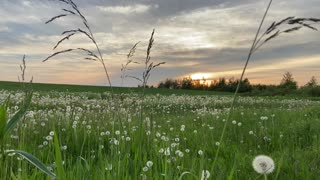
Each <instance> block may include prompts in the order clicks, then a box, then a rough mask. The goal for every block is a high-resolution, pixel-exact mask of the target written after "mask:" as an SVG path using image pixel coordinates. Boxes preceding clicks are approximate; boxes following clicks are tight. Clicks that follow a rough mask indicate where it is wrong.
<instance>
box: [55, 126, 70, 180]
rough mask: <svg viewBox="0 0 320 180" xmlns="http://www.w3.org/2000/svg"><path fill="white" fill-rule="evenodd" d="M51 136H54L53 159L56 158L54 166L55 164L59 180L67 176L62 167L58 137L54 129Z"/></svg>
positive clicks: (63, 179)
mask: <svg viewBox="0 0 320 180" xmlns="http://www.w3.org/2000/svg"><path fill="white" fill-rule="evenodd" d="M53 138H54V151H55V160H56V166H57V177H58V179H59V180H65V179H67V178H66V174H65V171H64V168H63V162H62V156H61V149H60V143H59V139H58V135H57V133H56V131H54V136H53Z"/></svg>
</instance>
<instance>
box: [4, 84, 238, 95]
mask: <svg viewBox="0 0 320 180" xmlns="http://www.w3.org/2000/svg"><path fill="white" fill-rule="evenodd" d="M0 89H4V90H14V91H16V90H21V84H20V83H18V82H9V81H0ZM32 89H34V90H35V91H39V92H48V91H58V92H93V93H104V92H110V91H111V88H110V87H108V86H83V85H65V84H42V83H33V84H32ZM113 91H114V93H115V94H121V93H142V88H133V87H113ZM145 93H146V94H161V95H171V94H177V95H181V94H188V95H232V93H228V92H214V91H200V90H183V89H180V90H173V89H157V88H147V89H146V90H145Z"/></svg>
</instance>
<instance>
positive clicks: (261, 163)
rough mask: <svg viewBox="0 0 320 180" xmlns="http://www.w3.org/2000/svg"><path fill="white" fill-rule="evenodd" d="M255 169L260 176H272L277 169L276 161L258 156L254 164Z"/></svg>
mask: <svg viewBox="0 0 320 180" xmlns="http://www.w3.org/2000/svg"><path fill="white" fill-rule="evenodd" d="M252 166H253V169H254V170H255V171H256V172H257V173H259V174H264V175H265V174H270V173H272V172H273V170H274V168H275V164H274V161H273V160H272V159H271V158H270V157H269V156H265V155H259V156H256V157H255V158H254V160H253V162H252Z"/></svg>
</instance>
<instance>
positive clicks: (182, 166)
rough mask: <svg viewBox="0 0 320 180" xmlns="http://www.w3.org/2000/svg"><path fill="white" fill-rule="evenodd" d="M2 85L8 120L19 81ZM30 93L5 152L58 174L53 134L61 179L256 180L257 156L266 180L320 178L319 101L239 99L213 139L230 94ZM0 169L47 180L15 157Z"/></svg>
mask: <svg viewBox="0 0 320 180" xmlns="http://www.w3.org/2000/svg"><path fill="white" fill-rule="evenodd" d="M0 87H1V88H0V89H6V90H0V102H1V103H2V102H4V101H5V99H6V98H7V97H8V96H9V95H10V96H11V104H10V108H9V109H8V114H9V116H12V115H13V114H14V112H16V111H17V110H18V109H19V105H20V104H21V100H22V99H23V93H21V92H19V91H15V90H18V89H19V84H17V83H10V82H1V83H0ZM33 89H34V91H35V92H34V96H33V99H32V104H31V107H30V109H29V112H28V113H27V114H26V116H25V118H24V119H23V120H22V121H21V122H20V123H19V125H18V126H17V128H15V129H14V130H13V131H12V132H11V134H10V135H8V136H7V137H6V139H5V143H4V146H3V148H4V149H5V150H6V149H20V150H24V151H27V152H29V153H31V154H33V155H35V156H36V157H37V158H39V159H40V160H41V161H42V162H43V163H44V164H45V165H46V166H47V167H48V169H50V170H51V171H53V172H54V173H57V174H58V175H60V177H62V176H61V174H63V173H61V168H60V166H58V165H57V163H56V162H57V156H56V155H55V150H54V140H53V136H52V132H53V131H54V130H55V131H56V135H57V136H58V139H59V142H60V148H61V153H62V160H63V166H62V167H63V168H62V171H64V172H65V176H64V178H61V179H97V180H100V179H119V180H123V179H166V180H171V179H179V178H181V179H201V175H202V172H203V171H204V170H208V171H209V172H210V177H209V178H208V179H228V178H229V179H241V180H242V179H243V180H250V179H252V180H253V179H263V178H264V177H263V176H260V175H259V174H257V173H256V172H255V171H254V170H253V168H252V165H251V164H252V160H253V159H254V157H255V156H257V155H260V154H265V155H268V156H270V157H272V158H273V160H274V161H275V170H274V172H272V173H271V174H269V175H268V176H267V177H268V179H298V180H300V179H303V180H304V179H306V180H308V179H310V180H313V179H319V177H320V111H319V110H320V108H319V107H320V101H316V100H313V101H311V100H308V99H294V98H288V97H287V98H277V97H272V98H269V97H240V98H239V101H238V103H237V104H236V108H235V111H234V113H233V116H232V117H231V120H230V121H229V122H227V130H226V134H225V138H224V139H223V141H222V142H219V137H220V135H221V132H222V128H223V126H224V124H225V123H226V121H225V119H226V117H227V114H228V112H229V108H230V104H231V101H232V97H231V96H228V95H227V96H226V95H223V94H217V93H215V92H205V91H176V90H175V91H173V90H163V89H147V91H146V92H147V93H146V95H145V96H142V95H141V93H137V91H139V90H141V89H135V88H114V91H115V92H117V94H115V95H114V96H112V95H111V93H110V91H108V90H109V89H108V88H105V87H93V86H91V87H89V86H70V85H46V84H34V85H33ZM67 89H68V91H67ZM119 92H121V93H119ZM172 92H174V94H172ZM218 146H220V148H221V149H220V153H219V156H218V159H217V161H216V164H215V166H214V167H213V163H214V162H213V161H214V157H215V154H216V152H217V149H218ZM147 162H148V163H147ZM150 162H152V163H150ZM0 166H1V167H2V168H0V179H14V178H17V179H51V178H50V177H49V176H47V175H45V174H44V173H42V172H41V171H39V170H38V169H36V168H35V167H34V166H33V165H31V164H29V163H28V162H27V161H26V160H23V159H22V158H21V157H20V156H18V155H14V154H10V156H9V155H6V156H2V157H1V161H0ZM59 168H60V170H59Z"/></svg>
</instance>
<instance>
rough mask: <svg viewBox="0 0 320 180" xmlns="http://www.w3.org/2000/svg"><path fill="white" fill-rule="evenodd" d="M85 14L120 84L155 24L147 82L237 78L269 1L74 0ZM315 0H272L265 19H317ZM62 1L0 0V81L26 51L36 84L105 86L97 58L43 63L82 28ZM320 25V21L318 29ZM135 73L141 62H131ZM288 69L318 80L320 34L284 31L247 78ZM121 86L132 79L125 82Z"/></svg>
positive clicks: (272, 76) (270, 77)
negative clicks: (66, 35) (154, 65)
mask: <svg viewBox="0 0 320 180" xmlns="http://www.w3.org/2000/svg"><path fill="white" fill-rule="evenodd" d="M74 2H75V3H77V4H78V6H79V8H80V10H81V11H82V13H83V14H84V15H85V16H86V17H87V19H88V21H89V24H90V26H91V28H92V31H93V33H94V35H95V38H96V39H97V41H98V44H99V46H100V47H101V49H102V52H103V54H104V58H105V61H106V64H107V68H108V70H109V71H110V75H111V81H112V83H113V85H116V86H119V85H120V83H121V78H120V75H121V72H120V68H121V64H122V63H125V62H126V54H127V53H128V52H129V50H130V48H131V47H132V46H133V45H134V44H135V43H136V42H138V41H141V43H140V44H139V46H138V49H137V52H136V56H135V57H134V60H136V61H139V62H141V63H142V62H143V60H144V58H145V54H146V49H147V44H148V40H149V38H150V34H151V32H152V29H153V28H155V36H154V38H155V44H154V47H153V49H152V52H151V56H152V57H151V61H154V62H162V61H165V62H166V64H165V65H163V66H161V67H159V68H158V69H155V71H154V72H153V73H152V74H151V77H150V83H149V84H157V83H158V82H159V81H161V80H164V79H166V78H181V77H186V76H190V75H192V74H205V75H206V76H207V75H209V76H210V78H219V77H223V76H225V77H231V76H234V77H235V78H237V77H239V75H240V73H241V70H242V68H243V66H244V63H245V59H246V55H247V53H248V51H249V48H250V43H251V42H252V40H253V38H254V34H255V32H256V30H257V26H258V25H259V22H260V20H261V18H262V15H263V13H264V11H265V8H266V6H267V4H268V2H269V0H90V1H89V0H74ZM319 7H320V1H319V0H275V1H274V3H273V4H272V6H271V9H270V13H269V15H268V16H267V19H266V25H265V26H264V29H265V28H267V26H269V25H270V24H271V23H272V22H273V21H279V20H281V19H283V18H286V17H288V16H296V17H316V18H320V11H319ZM62 8H67V6H65V5H64V4H62V3H59V2H58V1H54V0H29V1H26V0H1V1H0V16H1V18H0V47H1V48H0V80H4V81H17V76H18V75H19V74H20V68H19V65H20V64H21V59H22V56H23V55H24V54H26V57H27V58H26V61H27V66H28V70H27V75H28V77H29V78H30V77H31V76H33V78H34V82H41V83H63V84H86V85H106V84H107V79H106V77H105V74H104V71H103V68H102V66H101V64H99V63H98V62H91V61H86V60H84V59H83V57H85V56H84V54H81V53H76V52H75V53H70V54H65V55H61V56H57V57H55V58H53V59H51V60H49V61H47V62H45V63H43V62H42V60H43V59H45V58H46V57H47V56H49V55H50V54H52V53H53V52H54V51H53V50H52V48H53V47H54V45H55V44H56V43H57V42H58V40H59V39H60V38H61V37H62V36H61V35H60V34H61V32H63V31H64V30H68V29H75V28H78V27H79V26H81V23H80V21H79V19H77V18H75V17H72V16H70V17H64V18H62V19H58V20H57V21H55V22H53V23H51V24H48V25H46V24H45V22H46V21H47V20H49V19H50V18H51V17H53V16H55V15H58V14H61V13H62V11H61V9H62ZM316 27H318V28H320V26H319V25H318V26H316ZM77 47H84V48H87V49H92V50H94V46H93V45H92V43H91V42H90V41H88V40H87V39H86V38H83V36H80V35H78V36H74V37H72V38H71V39H70V41H68V42H64V43H63V44H62V46H61V47H60V49H59V50H62V49H66V48H77ZM130 68H131V69H132V70H131V71H130V75H132V76H137V77H140V76H141V75H142V71H143V65H142V64H140V65H139V64H137V65H133V66H131V67H130ZM286 71H290V72H292V74H293V75H294V78H295V79H296V80H297V81H298V82H299V85H303V84H305V83H306V82H307V81H308V80H309V79H310V78H311V76H316V78H318V80H320V73H319V72H320V32H319V31H311V30H309V29H303V30H301V31H299V32H296V33H292V34H288V35H283V36H281V37H279V38H277V39H276V40H274V41H272V42H271V43H269V44H267V45H266V46H264V47H263V48H262V49H261V50H259V51H258V52H257V53H256V54H255V55H254V56H253V58H252V61H251V62H250V64H249V67H248V71H247V73H246V77H248V78H249V79H250V80H251V82H252V83H264V84H278V83H279V82H280V80H281V78H282V74H284V73H285V72H286ZM124 83H125V85H126V86H136V85H137V81H135V80H133V79H126V80H125V82H124Z"/></svg>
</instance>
